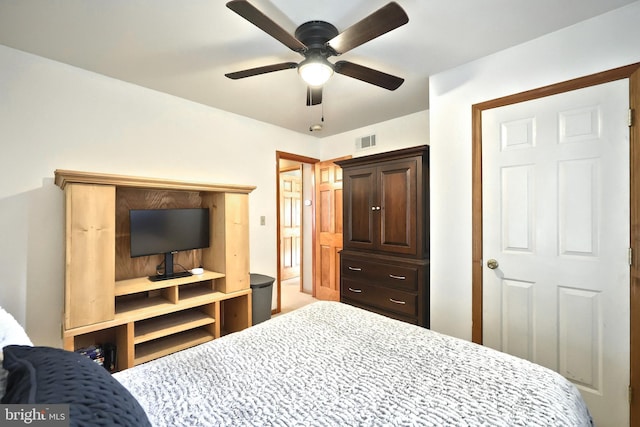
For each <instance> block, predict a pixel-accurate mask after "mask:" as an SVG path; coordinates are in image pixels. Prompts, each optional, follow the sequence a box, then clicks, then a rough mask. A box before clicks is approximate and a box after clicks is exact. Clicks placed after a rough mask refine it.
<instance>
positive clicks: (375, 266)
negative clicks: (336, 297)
mask: <svg viewBox="0 0 640 427" xmlns="http://www.w3.org/2000/svg"><path fill="white" fill-rule="evenodd" d="M340 265H341V267H340V269H341V274H342V277H344V278H350V279H355V280H359V281H364V282H368V281H370V282H375V283H377V284H380V285H384V286H391V287H393V288H396V289H406V290H408V291H417V290H418V268H417V267H411V266H403V265H402V266H401V265H393V264H385V263H381V262H377V261H366V260H363V259H361V258H352V257H348V256H343V257H342V260H341V263H340Z"/></svg>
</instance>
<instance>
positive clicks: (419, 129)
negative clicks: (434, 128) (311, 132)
mask: <svg viewBox="0 0 640 427" xmlns="http://www.w3.org/2000/svg"><path fill="white" fill-rule="evenodd" d="M372 134H375V135H376V146H375V147H372V148H368V149H365V150H361V151H356V149H355V147H356V140H357V139H358V138H360V137H363V136H367V135H372ZM321 141H322V144H321V155H320V158H321V159H322V160H329V159H336V158H338V157H343V156H348V155H351V156H353V157H360V156H368V155H370V154H376V153H382V152H385V151H391V150H399V149H401V148H407V147H415V146H418V145H428V144H429V111H428V110H424V111H419V112H417V113H413V114H409V115H407V116H403V117H399V118H397V119H393V120H388V121H385V122H380V123H376V124H375V125H371V126H366V127H362V128H359V129H356V130H352V131H349V132H344V133H341V134H339V135H334V136H328V137H326V138H322V140H321Z"/></svg>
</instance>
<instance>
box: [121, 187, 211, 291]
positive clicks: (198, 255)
mask: <svg viewBox="0 0 640 427" xmlns="http://www.w3.org/2000/svg"><path fill="white" fill-rule="evenodd" d="M199 207H202V198H201V196H200V193H199V192H197V191H166V190H153V189H139V188H118V189H117V191H116V263H115V265H116V272H115V275H116V280H125V279H132V278H135V277H143V276H152V275H155V274H156V266H158V265H159V264H160V263H162V261H163V260H164V255H151V256H143V257H135V258H131V245H130V239H131V232H130V224H129V210H131V209H173V208H199ZM173 262H174V264H175V270H176V271H181V269H180V266H183V267H184V268H185V269H187V270H190V269H192V268H194V267H198V266H200V265H201V264H202V251H201V250H200V249H197V250H192V251H180V252H178V253H177V254H175V255H174V259H173Z"/></svg>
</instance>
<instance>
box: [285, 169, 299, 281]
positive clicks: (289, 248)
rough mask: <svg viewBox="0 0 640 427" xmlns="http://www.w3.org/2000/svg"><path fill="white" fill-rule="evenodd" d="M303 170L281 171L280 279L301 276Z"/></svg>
mask: <svg viewBox="0 0 640 427" xmlns="http://www.w3.org/2000/svg"><path fill="white" fill-rule="evenodd" d="M301 200H302V172H301V170H300V168H298V169H295V170H291V171H281V172H280V212H281V214H280V239H281V242H280V250H281V251H282V253H281V258H280V260H281V262H280V279H281V280H287V279H292V278H294V277H298V276H300V260H301V238H300V236H301V223H302V210H301Z"/></svg>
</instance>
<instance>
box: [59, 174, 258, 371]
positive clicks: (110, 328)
mask: <svg viewBox="0 0 640 427" xmlns="http://www.w3.org/2000/svg"><path fill="white" fill-rule="evenodd" d="M55 182H56V185H58V186H59V187H60V188H61V189H63V190H64V193H65V235H66V238H65V243H66V255H65V259H66V266H65V297H64V298H65V300H64V301H65V304H64V322H63V328H62V329H63V331H62V336H63V346H64V348H65V349H67V350H77V349H79V348H84V347H88V346H91V345H95V344H99V343H111V344H115V345H116V348H117V366H116V369H117V370H122V369H126V368H129V367H132V366H134V365H136V364H139V363H144V362H146V361H149V360H152V359H155V358H157V357H160V356H164V355H166V354H169V353H172V352H175V351H178V350H182V349H184V348H188V347H191V346H194V345H197V344H200V343H203V342H206V341H209V340H212V339H215V338H218V337H220V336H221V335H223V334H225V333H230V332H235V331H238V330H241V329H245V328H247V327H249V326H251V288H250V285H249V193H250V192H251V191H253V190H254V189H255V187H253V186H242V185H220V184H206V183H193V182H187V181H177V180H166V179H158V178H143V177H134V176H123V175H111V174H98V173H89V172H78V171H68V170H56V171H55ZM140 210H176V211H178V210H199V211H201V212H204V211H208V212H207V218H208V224H207V225H208V227H204V228H203V229H205V230H206V229H208V230H209V233H210V235H209V236H208V237H209V239H208V242H207V244H208V247H204V248H198V249H189V250H183V249H184V248H181V249H180V251H178V252H175V251H172V252H171V253H169V254H168V255H167V254H163V255H150V256H135V257H132V256H131V225H130V224H131V223H130V212H132V211H140ZM202 246H204V243H203V244H198V245H195V246H192V247H202ZM167 259H170V260H171V261H172V263H173V265H174V268H175V269H176V270H184V271H188V270H192V269H194V268H199V267H202V269H203V272H202V274H191V273H188V272H186V273H185V274H188V275H186V276H185V277H180V276H181V274H176V275H175V276H171V277H172V278H167V277H163V278H162V279H163V280H158V281H151V280H150V279H149V277H150V276H158V267H160V266H161V265H164V263H165V262H166V260H167ZM166 267H167V266H166V265H165V267H164V268H166ZM194 271H197V272H198V273H199V270H194Z"/></svg>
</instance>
